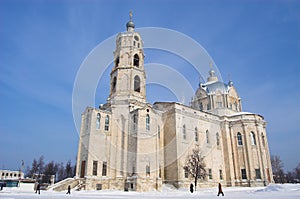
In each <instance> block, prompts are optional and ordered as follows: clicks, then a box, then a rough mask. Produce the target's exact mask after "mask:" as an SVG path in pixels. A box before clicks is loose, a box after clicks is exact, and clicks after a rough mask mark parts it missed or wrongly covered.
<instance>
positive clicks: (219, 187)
mask: <svg viewBox="0 0 300 199" xmlns="http://www.w3.org/2000/svg"><path fill="white" fill-rule="evenodd" d="M218 189H219V191H218V196H219V195H220V194H222V196H224V193H223V191H222V185H221V183H219V185H218Z"/></svg>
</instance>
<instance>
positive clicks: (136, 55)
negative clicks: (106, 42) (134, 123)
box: [109, 12, 146, 104]
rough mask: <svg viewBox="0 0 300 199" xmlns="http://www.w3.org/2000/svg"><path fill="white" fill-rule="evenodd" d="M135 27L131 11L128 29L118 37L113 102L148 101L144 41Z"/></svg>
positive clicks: (111, 87)
mask: <svg viewBox="0 0 300 199" xmlns="http://www.w3.org/2000/svg"><path fill="white" fill-rule="evenodd" d="M134 27H135V25H134V23H133V21H132V12H130V21H129V22H128V23H127V24H126V30H127V31H126V32H122V33H119V34H118V36H117V39H116V49H115V51H114V67H113V69H112V71H111V73H110V95H109V100H110V101H111V102H112V103H117V102H118V101H128V102H129V103H131V102H137V103H138V104H139V103H142V104H144V103H146V75H145V69H144V51H143V41H142V38H141V36H140V34H139V33H138V32H135V31H134Z"/></svg>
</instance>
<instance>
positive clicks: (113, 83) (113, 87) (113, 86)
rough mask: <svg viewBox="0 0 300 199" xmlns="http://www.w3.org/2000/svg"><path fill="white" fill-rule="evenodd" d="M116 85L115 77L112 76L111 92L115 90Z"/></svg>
mask: <svg viewBox="0 0 300 199" xmlns="http://www.w3.org/2000/svg"><path fill="white" fill-rule="evenodd" d="M116 85H117V77H114V78H113V82H112V92H115V91H116Z"/></svg>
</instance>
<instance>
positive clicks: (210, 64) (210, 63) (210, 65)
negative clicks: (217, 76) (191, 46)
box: [209, 61, 213, 69]
mask: <svg viewBox="0 0 300 199" xmlns="http://www.w3.org/2000/svg"><path fill="white" fill-rule="evenodd" d="M212 66H213V64H212V62H211V61H210V62H209V67H210V69H212Z"/></svg>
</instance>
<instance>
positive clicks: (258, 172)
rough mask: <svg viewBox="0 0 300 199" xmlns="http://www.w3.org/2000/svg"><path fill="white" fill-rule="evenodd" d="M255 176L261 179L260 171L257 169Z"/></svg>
mask: <svg viewBox="0 0 300 199" xmlns="http://www.w3.org/2000/svg"><path fill="white" fill-rule="evenodd" d="M255 176H256V179H261V175H260V169H255Z"/></svg>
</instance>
